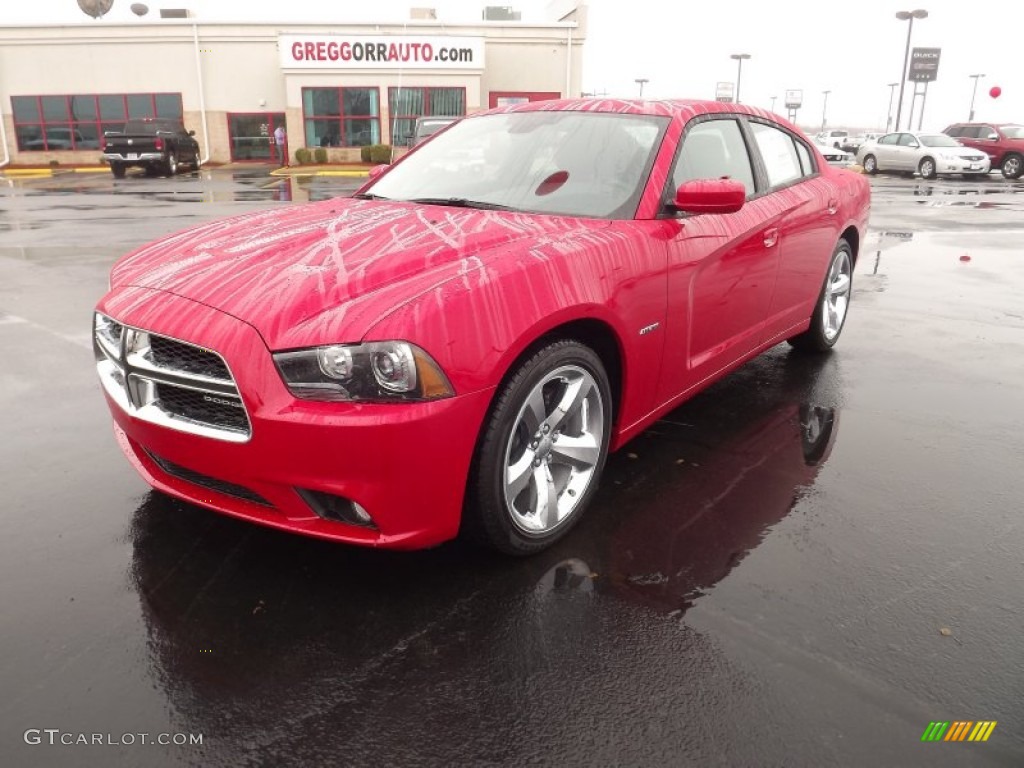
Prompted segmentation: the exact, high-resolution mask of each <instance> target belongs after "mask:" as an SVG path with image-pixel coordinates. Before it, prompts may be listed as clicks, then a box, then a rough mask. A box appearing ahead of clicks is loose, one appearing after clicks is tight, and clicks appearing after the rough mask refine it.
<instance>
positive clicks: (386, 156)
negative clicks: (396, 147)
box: [370, 144, 391, 163]
mask: <svg viewBox="0 0 1024 768" xmlns="http://www.w3.org/2000/svg"><path fill="white" fill-rule="evenodd" d="M370 162H371V163H390V162H391V147H390V146H388V145H387V144H373V145H371V146H370Z"/></svg>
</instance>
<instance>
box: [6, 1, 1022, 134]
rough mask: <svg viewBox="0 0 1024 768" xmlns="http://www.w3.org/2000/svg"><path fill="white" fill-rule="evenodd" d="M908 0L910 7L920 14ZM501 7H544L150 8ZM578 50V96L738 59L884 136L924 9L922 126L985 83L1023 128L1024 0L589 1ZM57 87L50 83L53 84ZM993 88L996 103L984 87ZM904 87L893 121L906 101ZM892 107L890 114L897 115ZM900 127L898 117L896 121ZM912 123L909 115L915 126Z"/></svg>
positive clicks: (387, 14)
mask: <svg viewBox="0 0 1024 768" xmlns="http://www.w3.org/2000/svg"><path fill="white" fill-rule="evenodd" d="M916 3H920V4H919V5H918V4H916ZM486 4H495V5H512V6H513V7H514V8H517V9H519V10H521V11H523V17H524V20H526V19H540V18H543V17H544V12H545V8H546V7H547V5H548V3H547V2H546V0H523V1H522V2H518V3H517V2H515V0H489V2H464V1H459V2H456V1H455V0H401V1H396V0H369V2H359V3H356V2H350V1H341V0H163V1H162V2H161V0H151V1H150V2H148V5H149V6H150V8H151V9H152V10H151V11H150V16H151V17H156V16H157V15H158V14H157V9H158V8H161V7H174V8H182V7H186V8H190V9H192V10H193V12H194V14H195V16H196V17H197V18H198V19H208V20H221V19H232V20H233V19H239V20H272V21H282V22H289V21H293V22H294V21H308V20H316V21H323V22H331V21H337V22H343V21H394V20H402V19H405V18H407V17H408V8H409V7H410V6H420V7H422V6H427V7H433V8H437V9H438V17H439V19H441V20H444V21H450V22H459V21H473V20H476V19H479V18H480V12H481V9H482V8H483V6H484V5H486ZM130 6H131V0H114V7H113V9H112V10H111V12H110V13H109V14H108V15H107V17H105V18H106V19H107V20H118V21H126V20H135V19H136V17H135V16H134V15H133V14H132V13H131V10H130ZM589 7H590V15H589V28H588V30H587V39H586V45H585V48H584V51H585V53H584V67H583V90H584V91H590V92H598V93H603V92H607V94H608V95H609V96H628V97H635V96H636V95H637V93H638V86H637V84H636V82H635V80H636V79H637V78H647V79H648V80H649V82H648V83H647V84H646V85H645V86H644V96H645V97H646V96H651V97H693V98H712V97H713V96H714V93H715V84H716V82H718V81H734V80H735V79H736V62H735V61H733V60H731V59H730V58H729V55H730V54H733V53H749V54H750V55H751V56H752V58H751V59H750V60H749V61H746V62H744V67H743V80H742V85H741V89H742V90H741V93H740V97H741V100H742V101H744V102H746V103H752V104H756V105H758V106H764V107H769V106H771V97H772V96H778V97H779V98H778V101H777V102H776V109H777V111H780V112H783V111H784V110H783V107H782V97H783V95H784V92H785V90H787V89H802V90H803V92H804V106H803V108H802V109H801V110H800V112H799V113H798V122H800V123H801V124H802V125H806V126H814V127H820V124H821V118H822V107H823V98H824V97H823V95H822V91H824V90H830V91H831V94H830V95H829V97H828V113H827V117H828V124H829V125H830V126H833V127H840V126H850V127H879V128H884V127H885V117H886V110H887V107H888V104H889V88H887V87H886V84H887V83H891V82H896V81H898V80H899V77H900V70H901V67H902V64H903V52H904V46H905V43H906V32H907V23H906V22H902V21H898V20H897V19H896V18H895V13H896V11H898V10H911V9H913V8H917V7H921V8H925V9H927V10H928V12H929V14H930V15H929V17H928V18H927V19H924V20H921V21H916V22H915V23H914V38H913V45H919V46H923V47H937V48H942V59H941V63H940V67H939V77H938V80H937V81H936V82H935V83H932V84H931V86H929V92H928V101H927V106H926V112H925V122H924V127H925V129H929V128H931V129H935V130H938V129H941V128H943V127H945V126H946V125H947V124H949V123H951V122H954V121H958V120H966V119H967V115H968V111H969V107H970V100H971V88H972V83H973V81H972V80H971V79H970V78H969V77H968V75H970V74H974V73H984V74H985V75H986V77H985V78H984V79H983V80H981V86H980V87H979V89H978V97H977V103H976V106H975V109H976V111H977V118H978V119H979V120H993V121H1002V122H1007V121H1015V122H1024V55H1022V54H1021V49H1022V48H1024V43H1021V39H1020V33H1021V30H1022V29H1024V0H986V1H985V2H984V3H969V2H965V0H914V2H912V3H904V2H902V1H901V0H897V1H895V2H892V1H890V0H856V1H853V2H837V1H833V2H826V1H825V0H813V2H812V1H810V0H786V2H776V3H767V2H763V0H744V1H743V2H738V1H736V0H701V1H700V2H695V1H694V0H629V1H628V2H626V1H625V0H591V2H589ZM40 20H45V21H49V22H57V21H82V22H86V23H95V24H102V23H103V21H98V22H90V20H89V19H88V18H87V17H86V16H84V15H83V14H82V12H81V11H80V10H79V9H78V6H77V3H76V0H22V2H20V3H16V2H15V0H0V24H3V23H5V22H6V23H11V22H26V21H40ZM55 77H59V75H56V74H55ZM993 85H998V86H1000V87H1001V88H1002V90H1003V93H1002V96H1001V97H1000V98H998V99H993V98H991V97H990V96H989V89H990V88H991V87H992V86H993ZM910 89H911V86H910V85H909V84H908V86H907V96H906V100H905V106H904V115H906V111H907V109H908V107H909V104H910ZM894 111H895V109H894ZM905 120H906V117H904V121H905ZM914 125H915V127H916V125H917V119H916V118H915V120H914Z"/></svg>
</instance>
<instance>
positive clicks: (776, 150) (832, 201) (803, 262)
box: [750, 119, 840, 344]
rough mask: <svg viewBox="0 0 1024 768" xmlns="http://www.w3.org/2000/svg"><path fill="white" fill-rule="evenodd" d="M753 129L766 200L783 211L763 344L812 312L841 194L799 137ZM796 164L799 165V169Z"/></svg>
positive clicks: (754, 124) (762, 126) (835, 236)
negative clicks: (766, 190) (766, 186)
mask: <svg viewBox="0 0 1024 768" xmlns="http://www.w3.org/2000/svg"><path fill="white" fill-rule="evenodd" d="M750 127H751V132H752V134H753V137H754V145H755V148H756V149H757V151H758V153H759V155H760V158H761V160H762V164H763V166H764V172H765V175H766V177H767V180H768V184H769V188H768V194H767V196H766V197H767V198H768V199H769V200H771V202H772V203H773V204H774V207H775V208H776V209H778V210H781V211H784V212H785V213H784V216H783V218H782V220H781V221H780V222H779V225H778V226H779V233H780V246H779V254H778V271H777V273H776V279H775V284H774V287H773V289H772V297H771V301H770V302H769V307H768V314H767V317H766V320H765V329H764V333H763V335H762V337H761V343H762V344H764V343H767V342H776V341H781V340H782V339H785V338H788V337H789V336H791V335H793V332H794V328H796V327H798V326H800V325H802V324H805V323H806V321H807V319H808V318H809V317H810V316H811V313H812V312H813V310H814V304H815V302H816V301H817V300H818V294H819V292H820V290H821V284H822V281H823V280H824V279H825V270H826V269H827V267H828V263H829V258H830V257H831V256H832V252H833V250H834V249H835V247H836V243H837V242H838V241H839V229H840V222H839V221H838V220H837V217H836V214H837V213H838V211H839V192H838V190H837V189H836V185H835V183H834V182H833V181H832V178H831V176H830V175H828V174H823V173H821V172H820V169H819V168H818V166H817V163H818V162H819V161H818V159H817V157H816V156H815V155H814V153H813V152H812V151H811V150H810V149H809V148H808V147H807V146H806V145H805V144H804V142H803V141H801V140H800V138H799V137H797V136H794V135H793V134H791V133H789V132H788V131H786V130H784V129H782V128H781V127H779V126H776V125H772V124H768V123H761V122H759V121H754V120H753V119H752V121H751V123H750ZM793 159H796V160H798V163H797V164H796V165H795V166H794V164H793Z"/></svg>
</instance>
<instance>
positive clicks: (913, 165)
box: [894, 133, 921, 171]
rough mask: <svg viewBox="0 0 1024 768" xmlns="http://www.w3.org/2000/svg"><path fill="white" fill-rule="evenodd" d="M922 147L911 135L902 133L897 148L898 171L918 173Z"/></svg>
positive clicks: (896, 166) (896, 167)
mask: <svg viewBox="0 0 1024 768" xmlns="http://www.w3.org/2000/svg"><path fill="white" fill-rule="evenodd" d="M920 155H921V145H920V144H919V143H918V141H917V139H916V138H914V135H913V134H911V133H901V134H900V140H899V144H898V145H897V147H896V165H895V166H894V167H895V169H896V170H898V171H916V170H917V164H918V162H919V161H920Z"/></svg>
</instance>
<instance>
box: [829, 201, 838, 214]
mask: <svg viewBox="0 0 1024 768" xmlns="http://www.w3.org/2000/svg"><path fill="white" fill-rule="evenodd" d="M838 210H839V201H838V200H836V199H835V198H834V197H832V198H829V201H828V215H829V216H834V215H835V213H836V211H838Z"/></svg>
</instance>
